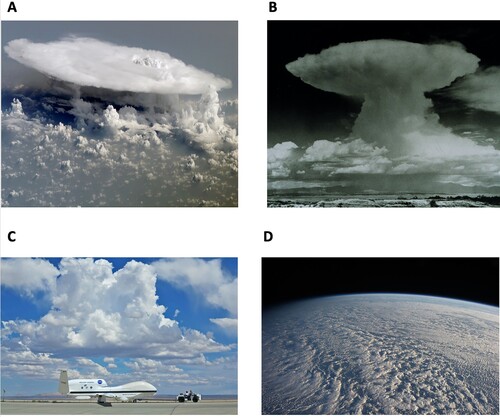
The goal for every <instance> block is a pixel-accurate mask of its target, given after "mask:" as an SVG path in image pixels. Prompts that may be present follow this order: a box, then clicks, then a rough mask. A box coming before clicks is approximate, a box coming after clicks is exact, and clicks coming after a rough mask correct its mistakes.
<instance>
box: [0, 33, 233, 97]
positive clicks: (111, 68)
mask: <svg viewBox="0 0 500 417" xmlns="http://www.w3.org/2000/svg"><path fill="white" fill-rule="evenodd" d="M5 51H6V52H7V54H8V55H9V56H10V57H11V58H12V59H15V60H16V61H18V62H20V63H21V64H24V65H26V66H28V67H31V68H34V69H35V70H37V71H39V72H41V73H43V74H46V75H48V76H49V77H52V78H55V79H58V80H61V81H66V82H70V83H73V84H76V85H79V86H87V87H98V88H107V89H111V90H117V91H131V92H135V93H156V94H202V93H204V92H206V91H207V90H208V88H209V86H213V87H215V89H216V90H220V89H223V88H230V87H231V81H230V80H228V79H226V78H223V77H219V76H217V75H215V74H212V73H211V72H209V71H205V70H202V69H198V68H196V67H194V66H192V65H188V64H185V63H184V62H182V61H181V60H179V59H176V58H174V57H172V56H170V55H169V54H168V53H166V52H160V51H154V50H147V49H142V48H131V47H127V46H121V45H116V44H113V43H110V42H103V41H100V40H98V39H94V38H86V37H74V36H73V37H66V38H63V39H61V40H58V41H54V42H46V43H35V42H32V41H30V40H28V39H15V40H13V41H10V42H9V43H8V44H7V45H6V46H5Z"/></svg>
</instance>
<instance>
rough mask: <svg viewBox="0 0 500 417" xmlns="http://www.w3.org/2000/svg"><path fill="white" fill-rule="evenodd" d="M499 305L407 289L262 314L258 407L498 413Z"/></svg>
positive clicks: (304, 411) (285, 410)
mask: <svg viewBox="0 0 500 417" xmlns="http://www.w3.org/2000/svg"><path fill="white" fill-rule="evenodd" d="M498 312H499V309H498V307H493V306H489V305H485V304H479V303H473V302H469V301H463V300H456V299H452V298H443V297H435V296H423V295H413V294H386V293H379V294H354V295H337V296H331V297H321V298H314V299H309V300H306V301H298V302H293V303H290V304H287V305H284V306H281V307H277V308H275V309H273V310H270V311H266V312H265V313H264V315H263V335H262V343H263V350H262V361H263V366H262V381H263V382H262V413H263V414H498V412H499V370H498V367H499V327H498V321H499V318H498Z"/></svg>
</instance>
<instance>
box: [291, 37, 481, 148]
mask: <svg viewBox="0 0 500 417" xmlns="http://www.w3.org/2000/svg"><path fill="white" fill-rule="evenodd" d="M478 62H479V59H478V58H477V57H476V56H474V55H473V54H470V53H468V52H466V51H465V50H464V49H463V48H462V47H461V46H460V45H456V44H453V45H422V44H417V43H411V42H404V41H395V40H370V41H364V42H353V43H343V44H340V45H337V46H334V47H331V48H328V49H325V50H324V51H322V52H321V53H320V54H318V55H306V56H305V57H302V58H299V59H297V60H296V61H294V62H291V63H289V64H288V65H287V66H286V68H287V69H288V70H289V71H290V72H291V73H292V74H293V75H295V76H297V77H300V78H301V79H302V80H303V81H304V82H306V83H308V84H310V85H312V86H314V87H316V88H319V89H321V90H325V91H330V92H335V93H338V94H343V95H347V96H354V97H358V98H360V99H362V100H363V107H362V109H361V113H360V114H359V116H358V118H357V119H356V122H355V124H354V127H353V130H352V134H353V136H354V137H360V138H362V139H363V140H367V141H370V142H375V143H376V144H378V145H379V146H385V147H386V148H387V150H388V151H389V153H390V154H391V155H407V154H408V153H410V154H422V153H425V154H435V153H439V154H446V153H447V152H448V150H449V148H450V147H453V145H454V144H455V143H452V144H450V143H449V142H450V140H451V141H452V142H453V141H454V140H455V139H459V138H456V137H451V138H450V135H451V136H453V135H452V134H451V132H449V130H447V129H445V128H444V127H442V126H441V125H440V124H439V122H438V117H437V115H436V114H434V113H433V111H432V102H431V100H429V99H427V98H426V97H425V95H424V93H425V92H429V91H432V90H435V89H438V88H442V87H445V86H448V85H449V84H450V83H451V82H452V81H454V80H455V79H456V78H457V77H460V76H463V75H466V74H469V73H472V72H474V71H475V70H476V69H477V66H478ZM462 142H463V141H462ZM450 145H451V146H450ZM466 145H467V144H465V143H462V144H461V145H460V146H461V147H464V146H465V147H467V146H466ZM468 145H470V146H473V145H474V144H472V143H468ZM445 148H446V149H445ZM468 151H469V149H467V150H466V152H468Z"/></svg>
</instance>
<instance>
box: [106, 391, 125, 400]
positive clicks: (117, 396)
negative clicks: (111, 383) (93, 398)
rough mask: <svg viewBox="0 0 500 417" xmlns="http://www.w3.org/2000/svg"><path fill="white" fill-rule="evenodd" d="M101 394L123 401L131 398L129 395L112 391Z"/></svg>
mask: <svg viewBox="0 0 500 417" xmlns="http://www.w3.org/2000/svg"><path fill="white" fill-rule="evenodd" d="M101 395H103V396H104V397H108V398H118V399H119V400H121V401H128V400H129V399H130V398H129V397H126V396H125V395H123V394H113V393H111V392H110V393H105V394H101Z"/></svg>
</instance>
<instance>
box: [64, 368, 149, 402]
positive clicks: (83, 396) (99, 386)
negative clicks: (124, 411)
mask: <svg viewBox="0 0 500 417" xmlns="http://www.w3.org/2000/svg"><path fill="white" fill-rule="evenodd" d="M156 391H157V390H156V388H155V387H154V386H153V385H151V384H150V383H149V382H145V381H136V382H130V383H128V384H124V385H119V386H117V387H109V386H108V384H107V383H106V381H105V380H104V379H70V380H69V381H68V371H61V374H60V375H59V392H60V393H61V394H63V395H71V396H74V397H75V398H76V399H77V400H89V399H90V398H92V397H97V402H98V403H99V404H105V403H106V399H107V398H116V399H119V400H121V401H131V400H132V401H133V402H136V401H137V400H142V399H145V398H151V397H153V396H154V395H155V394H156Z"/></svg>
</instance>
